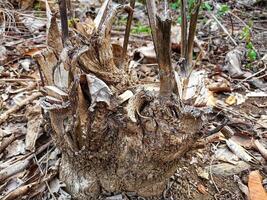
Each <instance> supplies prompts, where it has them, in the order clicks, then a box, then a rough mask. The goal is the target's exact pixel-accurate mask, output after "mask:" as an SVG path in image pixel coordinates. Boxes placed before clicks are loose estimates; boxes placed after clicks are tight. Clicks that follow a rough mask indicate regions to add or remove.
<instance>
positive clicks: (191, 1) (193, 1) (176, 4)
mask: <svg viewBox="0 0 267 200" xmlns="http://www.w3.org/2000/svg"><path fill="white" fill-rule="evenodd" d="M187 3H188V5H187V7H188V8H189V15H188V16H187V20H190V17H191V13H192V11H193V9H194V7H195V4H196V0H189V1H188V2H187ZM170 7H171V8H172V9H173V10H178V9H180V7H181V1H180V0H177V1H176V2H173V3H171V4H170ZM200 8H201V9H202V10H205V11H211V10H212V5H211V4H210V3H209V2H207V1H205V2H203V3H202V4H201V7H200ZM181 22H182V17H181V16H179V17H178V18H177V23H178V24H181Z"/></svg>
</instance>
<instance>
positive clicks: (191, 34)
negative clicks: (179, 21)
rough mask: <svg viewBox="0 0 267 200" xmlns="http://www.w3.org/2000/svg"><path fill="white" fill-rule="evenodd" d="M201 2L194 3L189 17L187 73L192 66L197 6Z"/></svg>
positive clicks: (198, 6)
mask: <svg viewBox="0 0 267 200" xmlns="http://www.w3.org/2000/svg"><path fill="white" fill-rule="evenodd" d="M201 3H202V0H198V2H197V3H196V5H195V8H194V11H193V12H192V15H191V18H190V25H189V35H188V43H187V45H188V49H187V54H186V65H187V66H186V68H187V73H190V71H191V68H192V61H193V48H194V38H195V34H196V27H197V18H198V13H199V8H200V6H201ZM187 75H188V74H187Z"/></svg>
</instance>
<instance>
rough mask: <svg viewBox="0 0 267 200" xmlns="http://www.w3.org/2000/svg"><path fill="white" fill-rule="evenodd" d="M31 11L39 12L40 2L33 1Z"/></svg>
mask: <svg viewBox="0 0 267 200" xmlns="http://www.w3.org/2000/svg"><path fill="white" fill-rule="evenodd" d="M33 10H35V11H41V3H40V1H34V3H33Z"/></svg>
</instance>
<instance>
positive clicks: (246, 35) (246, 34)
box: [241, 22, 257, 62]
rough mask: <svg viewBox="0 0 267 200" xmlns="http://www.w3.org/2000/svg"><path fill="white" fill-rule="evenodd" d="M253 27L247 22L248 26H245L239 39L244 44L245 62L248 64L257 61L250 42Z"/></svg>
mask: <svg viewBox="0 0 267 200" xmlns="http://www.w3.org/2000/svg"><path fill="white" fill-rule="evenodd" d="M252 26H253V23H252V22H249V24H248V26H245V27H244V28H243V30H242V33H241V39H243V40H245V42H246V49H247V60H248V61H249V62H254V61H255V60H256V59H257V52H256V50H255V47H254V45H253V43H252V41H251V27H252Z"/></svg>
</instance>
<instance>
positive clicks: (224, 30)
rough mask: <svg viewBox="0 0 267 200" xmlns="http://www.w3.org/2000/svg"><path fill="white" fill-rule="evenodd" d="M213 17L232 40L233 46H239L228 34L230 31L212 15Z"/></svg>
mask: <svg viewBox="0 0 267 200" xmlns="http://www.w3.org/2000/svg"><path fill="white" fill-rule="evenodd" d="M211 17H212V18H213V19H214V20H215V21H216V22H217V24H218V25H219V26H220V27H221V29H222V30H223V31H224V32H225V33H226V34H227V35H228V37H229V38H230V40H231V41H232V42H233V44H234V45H235V46H237V43H236V41H235V40H234V38H232V36H231V34H230V33H229V32H228V30H227V29H226V28H225V27H224V26H223V25H222V24H221V22H220V21H219V20H218V19H217V17H216V16H215V15H213V14H211Z"/></svg>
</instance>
